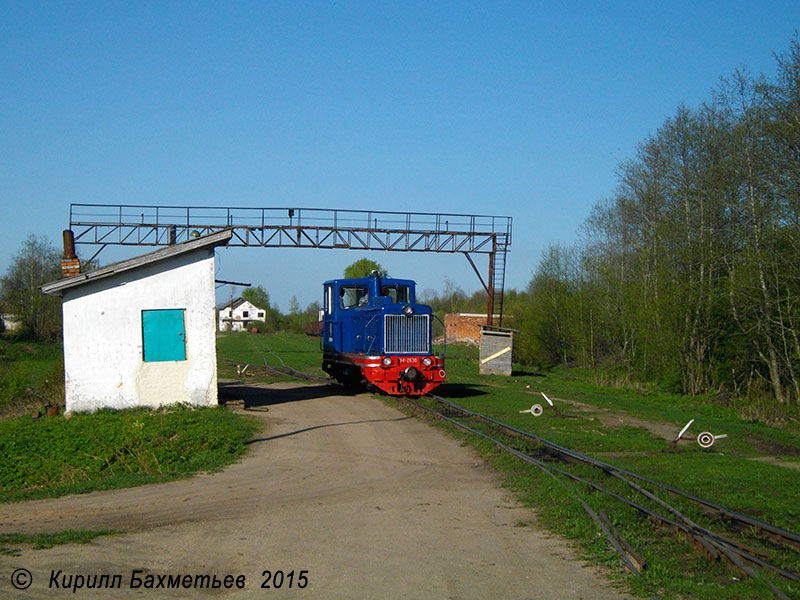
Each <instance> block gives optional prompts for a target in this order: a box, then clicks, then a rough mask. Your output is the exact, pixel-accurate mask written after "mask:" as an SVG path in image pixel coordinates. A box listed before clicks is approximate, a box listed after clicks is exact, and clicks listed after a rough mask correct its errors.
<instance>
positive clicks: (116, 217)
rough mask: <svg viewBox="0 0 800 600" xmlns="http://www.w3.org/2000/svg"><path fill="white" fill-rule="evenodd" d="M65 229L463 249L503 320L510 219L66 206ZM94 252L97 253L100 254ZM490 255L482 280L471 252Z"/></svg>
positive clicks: (109, 239) (173, 238)
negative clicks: (228, 233) (226, 231)
mask: <svg viewBox="0 0 800 600" xmlns="http://www.w3.org/2000/svg"><path fill="white" fill-rule="evenodd" d="M69 222H70V229H72V231H73V232H74V235H75V243H76V244H94V245H100V248H99V249H98V251H97V253H99V252H100V250H102V249H103V248H104V247H106V246H108V245H123V246H166V245H170V244H175V243H178V242H181V241H185V240H187V239H190V238H191V237H198V236H201V235H206V234H208V233H213V232H215V231H219V230H221V229H226V228H230V229H232V230H233V237H232V239H231V241H230V243H229V244H228V245H229V246H261V247H264V248H343V249H350V250H385V251H392V252H446V253H461V254H464V255H465V256H466V258H467V260H468V261H469V263H470V265H471V266H472V268H473V269H474V270H475V273H476V274H477V275H478V278H479V279H480V281H481V284H482V285H483V287H484V289H485V290H486V292H487V294H488V296H489V301H488V306H487V319H488V323H489V324H491V316H492V315H493V314H498V315H499V316H500V317H499V321H500V322H498V323H495V324H496V325H500V324H501V323H502V314H503V287H504V283H505V264H506V254H507V253H508V252H509V251H510V248H511V225H512V219H511V217H502V216H492V215H467V214H448V213H418V212H392V211H364V210H341V209H326V208H288V207H287V208H275V207H270V208H247V207H238V208H234V207H207V206H152V205H131V204H71V205H70V212H69ZM97 253H95V256H97ZM475 254H486V255H488V257H489V268H488V279H487V280H484V279H483V277H482V276H481V274H480V271H479V270H478V268H477V266H476V265H475V262H474V261H473V258H472V256H473V255H475Z"/></svg>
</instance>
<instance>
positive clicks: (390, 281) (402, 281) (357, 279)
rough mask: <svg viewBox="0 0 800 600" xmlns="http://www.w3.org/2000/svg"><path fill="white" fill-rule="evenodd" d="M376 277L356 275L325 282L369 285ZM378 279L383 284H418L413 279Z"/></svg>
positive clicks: (326, 283)
mask: <svg viewBox="0 0 800 600" xmlns="http://www.w3.org/2000/svg"><path fill="white" fill-rule="evenodd" d="M373 279H375V277H355V278H342V279H329V280H328V281H326V282H324V284H325V285H328V284H330V285H337V284H338V285H341V284H363V285H367V284H369V282H371V281H372V280H373ZM378 279H380V280H381V284H382V285H393V284H398V285H413V286H416V285H417V282H416V281H414V280H412V279H397V278H395V277H379V278H378Z"/></svg>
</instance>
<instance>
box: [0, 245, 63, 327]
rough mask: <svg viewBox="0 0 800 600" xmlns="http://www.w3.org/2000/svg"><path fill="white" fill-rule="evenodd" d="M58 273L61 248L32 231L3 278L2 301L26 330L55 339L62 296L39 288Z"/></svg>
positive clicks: (58, 325)
mask: <svg viewBox="0 0 800 600" xmlns="http://www.w3.org/2000/svg"><path fill="white" fill-rule="evenodd" d="M59 277H61V256H60V254H59V252H58V250H56V248H55V246H53V245H52V244H51V243H50V242H49V241H48V240H47V238H46V237H37V236H35V235H33V234H31V235H29V236H28V238H27V239H26V240H25V242H24V243H23V245H22V249H21V250H20V251H19V252H18V253H17V254H16V255H14V258H13V259H12V261H11V265H9V268H8V271H7V272H6V274H5V276H4V277H2V278H0V286H1V287H2V292H1V293H0V298H2V303H3V304H4V305H5V306H6V307H7V308H8V310H9V312H13V313H15V314H16V315H17V316H18V317H19V319H20V321H21V323H22V327H23V331H25V332H26V333H28V334H30V335H32V336H34V337H35V338H39V339H46V340H53V339H56V338H57V337H58V336H59V335H60V334H61V300H60V299H59V298H57V297H53V296H45V295H44V294H42V292H41V291H39V286H40V285H42V284H44V283H47V282H48V281H53V280H55V279H58V278H59Z"/></svg>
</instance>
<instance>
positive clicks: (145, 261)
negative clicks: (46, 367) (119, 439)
mask: <svg viewBox="0 0 800 600" xmlns="http://www.w3.org/2000/svg"><path fill="white" fill-rule="evenodd" d="M230 238H231V231H230V230H224V231H220V232H217V233H212V234H210V235H207V236H204V237H200V238H197V239H193V240H189V241H186V242H182V243H180V244H174V245H171V246H167V247H165V248H162V249H160V250H156V251H155V252H151V253H149V254H145V255H143V256H139V257H136V258H132V259H129V260H124V261H121V262H118V263H114V264H110V265H106V266H104V267H100V268H98V269H94V270H91V271H87V272H86V273H79V274H77V275H72V276H70V277H66V278H64V279H60V280H58V281H54V282H52V283H47V284H45V285H43V286H41V290H42V292H44V293H45V294H52V295H57V296H61V297H62V298H63V302H62V311H63V315H64V373H65V388H66V401H67V411H94V410H97V409H99V408H103V407H110V408H128V407H134V406H150V407H158V406H161V405H165V404H174V403H177V402H185V403H189V404H194V405H197V406H210V405H216V404H217V355H216V345H215V342H216V340H215V326H214V325H215V323H214V248H215V247H217V246H221V245H224V244H227V243H228V241H229V240H230ZM73 262H77V260H76V259H73ZM64 268H65V262H64V261H62V269H64ZM75 270H76V271H77V270H78V268H76V269H75ZM65 272H67V273H69V271H65ZM72 272H74V271H72Z"/></svg>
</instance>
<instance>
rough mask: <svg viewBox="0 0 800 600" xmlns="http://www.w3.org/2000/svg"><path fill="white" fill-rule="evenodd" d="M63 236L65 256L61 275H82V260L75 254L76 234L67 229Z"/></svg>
mask: <svg viewBox="0 0 800 600" xmlns="http://www.w3.org/2000/svg"><path fill="white" fill-rule="evenodd" d="M63 236H64V256H63V257H62V258H61V277H72V276H73V275H80V272H81V262H80V261H79V260H78V257H77V256H75V236H74V235H73V233H72V230H71V229H65V230H64V233H63Z"/></svg>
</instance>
